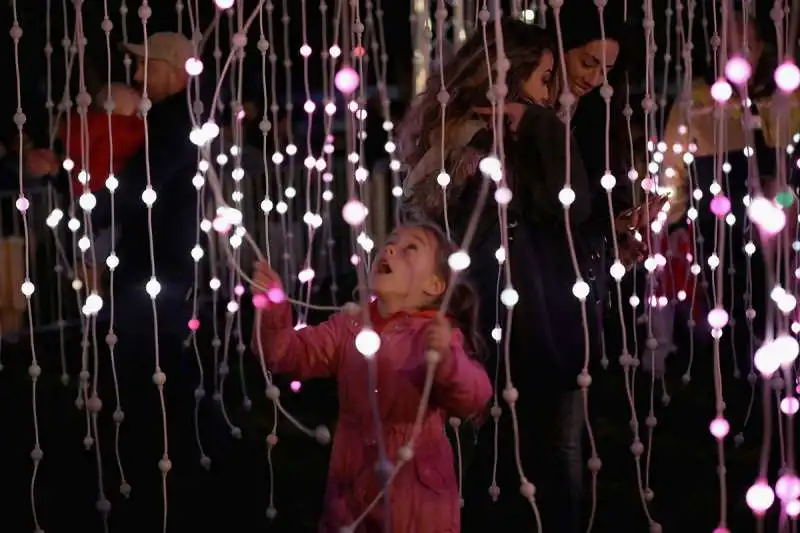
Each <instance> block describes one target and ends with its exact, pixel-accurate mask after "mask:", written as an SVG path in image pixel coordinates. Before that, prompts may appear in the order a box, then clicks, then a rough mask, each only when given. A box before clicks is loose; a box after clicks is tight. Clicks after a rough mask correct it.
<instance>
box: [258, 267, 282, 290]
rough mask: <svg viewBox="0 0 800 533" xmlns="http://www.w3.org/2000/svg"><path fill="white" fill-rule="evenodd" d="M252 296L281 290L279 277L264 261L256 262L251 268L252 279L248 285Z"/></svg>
mask: <svg viewBox="0 0 800 533" xmlns="http://www.w3.org/2000/svg"><path fill="white" fill-rule="evenodd" d="M250 288H251V290H252V291H253V294H262V293H264V292H267V291H268V290H269V289H280V290H283V284H282V283H281V277H280V276H279V275H278V274H277V273H276V272H275V271H274V270H272V267H271V266H269V263H267V262H266V261H256V264H255V265H254V267H253V279H252V280H251V283H250Z"/></svg>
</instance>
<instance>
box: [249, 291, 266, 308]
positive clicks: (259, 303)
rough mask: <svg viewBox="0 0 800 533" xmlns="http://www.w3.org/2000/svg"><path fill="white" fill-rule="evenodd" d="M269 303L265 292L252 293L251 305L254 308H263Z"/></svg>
mask: <svg viewBox="0 0 800 533" xmlns="http://www.w3.org/2000/svg"><path fill="white" fill-rule="evenodd" d="M267 303H269V300H268V299H267V295H266V294H254V295H253V307H255V308H256V309H264V308H265V307H266V306H267Z"/></svg>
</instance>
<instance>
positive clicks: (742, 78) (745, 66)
mask: <svg viewBox="0 0 800 533" xmlns="http://www.w3.org/2000/svg"><path fill="white" fill-rule="evenodd" d="M752 73H753V69H752V68H751V67H750V63H748V62H747V60H746V59H745V58H743V57H742V56H739V55H736V56H733V57H732V58H730V59H729V60H728V63H727V64H726V65H725V76H727V77H728V79H729V80H731V81H732V82H733V83H735V84H736V85H744V84H745V83H747V80H749V79H750V75H751V74H752Z"/></svg>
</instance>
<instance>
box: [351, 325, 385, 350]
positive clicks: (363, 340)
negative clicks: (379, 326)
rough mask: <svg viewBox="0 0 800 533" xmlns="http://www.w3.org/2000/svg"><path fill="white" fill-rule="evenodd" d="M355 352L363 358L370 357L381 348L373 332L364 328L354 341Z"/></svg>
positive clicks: (378, 338)
mask: <svg viewBox="0 0 800 533" xmlns="http://www.w3.org/2000/svg"><path fill="white" fill-rule="evenodd" d="M355 343H356V350H358V353H360V354H361V355H363V356H364V357H372V356H373V355H375V354H376V353H378V350H379V349H380V347H381V338H380V336H379V335H378V334H377V333H375V331H374V330H371V329H369V328H364V329H362V330H361V331H359V332H358V335H356V339H355Z"/></svg>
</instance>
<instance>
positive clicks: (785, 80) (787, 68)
mask: <svg viewBox="0 0 800 533" xmlns="http://www.w3.org/2000/svg"><path fill="white" fill-rule="evenodd" d="M775 84H776V85H777V86H778V88H779V89H780V90H781V91H783V92H785V93H791V92H794V91H795V89H797V87H798V86H800V69H798V68H797V65H795V64H794V62H793V61H791V60H786V61H784V62H783V63H781V65H780V66H779V67H778V68H776V69H775Z"/></svg>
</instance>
